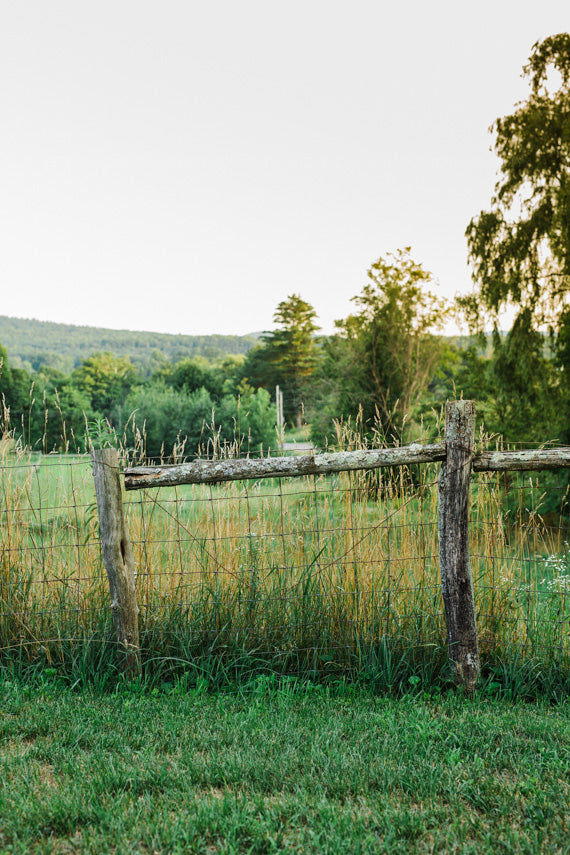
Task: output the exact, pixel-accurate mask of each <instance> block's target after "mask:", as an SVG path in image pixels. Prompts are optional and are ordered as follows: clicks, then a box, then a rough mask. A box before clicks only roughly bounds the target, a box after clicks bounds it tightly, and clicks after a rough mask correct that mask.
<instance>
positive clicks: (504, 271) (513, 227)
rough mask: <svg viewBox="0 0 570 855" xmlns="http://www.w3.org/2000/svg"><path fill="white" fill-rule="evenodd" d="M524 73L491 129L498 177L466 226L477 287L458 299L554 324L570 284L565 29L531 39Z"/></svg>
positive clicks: (569, 73) (568, 41)
mask: <svg viewBox="0 0 570 855" xmlns="http://www.w3.org/2000/svg"><path fill="white" fill-rule="evenodd" d="M556 72H558V77H559V81H558V83H557V85H555V84H554V83H553V76H556ZM524 74H525V76H526V77H528V78H529V82H530V87H531V92H530V95H529V97H528V100H527V101H525V102H522V103H520V104H518V105H517V109H516V110H515V112H514V113H513V114H512V115H510V116H506V117H504V118H502V119H497V120H496V122H495V123H494V125H493V128H492V130H494V132H495V150H496V152H497V155H498V157H499V159H500V161H501V166H500V176H499V180H498V182H497V185H496V188H495V196H494V197H493V199H492V201H491V209H490V210H489V211H486V212H485V211H483V212H481V214H480V215H479V216H478V217H476V218H474V219H473V220H472V221H471V222H470V224H469V226H468V228H467V241H468V246H469V254H470V259H471V261H472V263H473V268H474V280H475V282H476V283H477V286H478V290H477V292H476V293H475V294H474V295H473V296H472V297H471V298H470V299H469V300H468V301H464V304H465V305H466V306H467V308H469V309H471V310H472V311H473V314H472V317H473V315H474V316H475V317H477V316H480V315H481V313H482V312H484V311H485V310H487V311H489V312H491V313H492V315H493V316H494V317H496V315H497V313H498V311H499V309H500V308H501V307H502V306H504V305H505V304H506V303H507V302H509V301H510V302H512V303H513V304H514V305H515V306H518V307H520V308H521V310H527V311H530V312H531V315H532V318H533V322H535V323H536V322H539V323H540V322H544V321H551V322H556V319H557V317H558V315H559V312H560V309H561V306H562V305H563V303H564V298H565V295H566V294H567V293H568V290H569V287H570V34H568V33H560V34H559V35H556V36H550V37H549V38H547V39H545V40H544V41H543V42H537V43H536V44H535V45H534V47H533V52H532V55H531V57H530V59H529V62H528V65H527V66H525V68H524Z"/></svg>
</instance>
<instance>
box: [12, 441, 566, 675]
mask: <svg viewBox="0 0 570 855" xmlns="http://www.w3.org/2000/svg"><path fill="white" fill-rule="evenodd" d="M438 472H439V464H426V465H422V466H414V467H399V468H398V469H387V470H381V471H380V470H375V471H372V472H370V471H369V472H365V471H356V472H339V473H336V474H334V475H327V476H323V475H321V476H305V477H302V478H296V479H287V478H274V479H266V480H260V481H237V482H230V483H226V484H207V485H193V486H189V485H188V486H184V487H165V488H161V489H159V490H153V491H140V492H137V493H130V494H127V495H126V497H125V511H126V520H127V526H128V530H129V533H130V537H131V541H132V545H133V550H134V556H135V572H136V587H137V600H138V604H139V608H140V630H141V651H142V656H143V662H144V661H148V662H150V661H154V662H158V661H162V662H165V661H169V662H171V663H177V664H178V666H179V667H181V668H184V667H188V666H192V667H194V668H196V669H198V670H199V669H200V668H203V667H204V668H205V667H206V665H204V663H209V664H208V666H207V667H209V668H211V667H213V666H212V663H214V662H215V663H218V666H219V667H222V668H230V669H231V667H233V666H234V665H235V663H237V662H240V663H242V664H243V663H244V662H245V661H247V662H248V663H250V664H251V663H252V662H256V663H258V664H265V665H266V666H270V667H271V668H272V669H277V670H279V671H281V672H283V673H306V674H310V675H311V676H316V675H327V674H331V675H339V674H351V675H353V674H355V673H363V672H367V671H373V670H374V667H375V663H376V664H377V663H378V661H379V657H381V656H384V657H386V655H388V654H387V650H388V648H389V649H390V650H391V651H403V652H405V654H406V656H407V657H408V660H409V661H410V662H411V663H412V665H414V663H415V664H416V665H417V664H418V663H421V662H425V661H429V662H432V663H439V664H444V663H445V661H446V659H447V654H446V650H445V641H446V629H445V620H444V615H443V605H442V598H441V590H440V578H439V558H438V525H437V518H438V496H437V478H438ZM0 497H1V508H0V514H1V515H0V663H2V662H3V663H8V662H9V661H11V660H13V658H14V656H16V655H17V656H18V657H19V659H20V660H25V661H29V662H48V663H50V664H57V663H62V664H65V663H68V662H69V661H72V662H79V661H86V660H87V659H89V661H93V662H97V661H101V662H102V661H103V659H104V657H105V656H112V655H113V654H112V650H113V645H114V641H113V632H112V620H111V615H110V608H109V592H108V585H107V579H106V575H105V570H104V567H103V563H102V559H101V545H100V539H99V531H98V518H97V512H96V504H95V496H94V487H93V478H92V469H91V462H90V459H89V458H88V457H81V456H72V455H69V456H51V455H50V456H40V455H29V454H24V453H21V454H20V455H13V454H10V453H8V452H5V453H4V455H3V458H2V461H1V468H0ZM565 500H566V486H565V483H564V482H563V479H561V478H558V479H557V477H556V476H555V475H552V474H550V473H547V474H543V473H532V474H529V473H515V474H512V475H509V477H508V478H506V477H505V476H504V475H496V474H482V473H481V474H478V475H474V476H473V479H472V485H471V508H470V520H471V524H470V553H471V567H472V576H473V582H474V589H475V602H476V607H477V623H478V630H479V641H480V648H481V654H482V660H483V662H484V663H485V662H489V661H496V660H498V659H504V658H505V657H508V656H512V655H516V656H521V657H523V658H524V657H526V658H527V659H531V658H534V659H537V658H538V659H539V660H540V662H542V663H544V664H545V665H549V664H552V663H558V665H561V666H562V667H564V668H567V667H568V661H569V654H570V610H569V606H570V602H569V601H568V598H569V595H570V572H569V548H568V527H567V523H568V518H567V517H566V516H565V513H564V509H565ZM547 508H552V509H553V510H545V509H547ZM236 667H237V666H236ZM414 667H415V666H414Z"/></svg>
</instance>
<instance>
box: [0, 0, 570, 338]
mask: <svg viewBox="0 0 570 855" xmlns="http://www.w3.org/2000/svg"><path fill="white" fill-rule="evenodd" d="M569 25H570V4H569V3H568V0H541V2H540V3H537V2H534V1H533V2H529V0H493V2H490V0H482V2H478V3H460V2H458V0H453V2H451V1H450V2H448V0H439V1H438V0H432V2H429V3H426V2H425V0H412V2H400V3H393V2H390V3H388V2H382V0H375V1H374V0H351V2H337V0H303V2H298V0H287V2H280V3H278V2H273V0H239V2H236V0H218V2H216V0H210V2H193V0H186V1H185V2H182V0H161V2H147V0H136V2H133V0H113V2H109V0H98V2H97V3H94V2H92V3H87V2H81V0H65V1H64V0H49V2H46V0H33V2H27V0H3V2H1V4H0V116H1V133H0V283H1V286H0V287H1V291H0V293H1V300H0V314H3V315H11V316H16V317H33V318H39V319H40V320H51V321H58V322H64V323H74V324H90V325H94V326H104V327H112V328H118V329H123V328H126V329H137V330H153V331H158V332H170V333H185V334H190V335H197V334H207V333H235V334H245V333H249V332H252V331H258V330H263V329H270V328H271V326H272V316H273V312H274V310H275V308H276V306H277V304H278V303H279V302H280V301H281V300H283V299H285V298H286V297H287V296H288V295H289V294H292V293H299V294H301V296H302V297H303V298H304V299H305V300H307V301H308V302H310V303H311V304H312V305H313V306H314V307H315V309H316V310H317V313H318V316H319V319H320V323H321V326H322V327H323V329H324V331H325V332H329V331H331V330H332V326H333V320H334V319H335V318H342V317H346V315H347V314H348V313H349V312H350V311H351V307H352V304H351V303H350V298H351V297H352V296H354V295H355V294H358V293H359V292H360V291H361V289H362V287H363V285H364V284H365V283H366V271H367V269H368V267H369V266H370V264H371V263H372V262H374V261H375V260H376V259H377V258H378V257H379V256H380V255H384V254H385V253H387V252H390V251H394V250H396V249H398V248H399V247H404V246H411V247H412V256H413V258H414V259H415V260H416V261H418V262H420V263H421V264H422V265H423V266H424V267H425V268H426V269H427V270H430V271H431V272H432V273H433V274H434V276H435V277H436V279H437V280H438V281H439V283H440V284H439V289H438V293H439V294H441V295H442V296H447V297H449V298H451V297H453V295H454V294H455V293H457V292H461V293H464V292H466V291H468V290H469V289H470V274H469V268H468V266H467V251H466V242H465V237H464V233H465V228H466V226H467V223H468V222H469V220H470V219H471V217H472V216H474V215H476V214H477V213H478V212H479V211H480V210H481V209H482V208H486V207H488V205H489V201H490V198H491V194H492V191H493V186H494V183H495V180H496V169H497V160H496V158H495V156H494V154H492V153H491V152H490V151H489V147H490V146H491V144H492V136H491V135H490V134H489V132H488V128H489V125H490V124H491V123H492V122H493V120H494V119H495V118H497V117H498V116H502V115H505V114H507V113H509V112H511V111H512V109H513V106H514V104H515V102H517V101H519V100H521V99H524V98H526V96H527V93H528V85H527V83H526V82H525V81H523V80H522V79H521V77H520V73H521V70H522V66H523V65H524V64H525V63H526V61H527V59H528V56H529V54H530V51H531V47H532V45H533V44H534V42H535V41H537V40H539V39H542V38H544V37H546V36H548V35H552V34H554V33H558V32H562V31H564V30H568V27H569Z"/></svg>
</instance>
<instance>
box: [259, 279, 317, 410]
mask: <svg viewBox="0 0 570 855" xmlns="http://www.w3.org/2000/svg"><path fill="white" fill-rule="evenodd" d="M316 316H317V315H316V312H315V310H314V308H313V307H312V306H311V305H310V304H309V303H307V302H306V301H305V300H303V299H302V298H301V297H300V295H299V294H292V295H291V296H290V297H288V298H287V299H286V300H283V301H282V302H281V303H279V305H278V306H277V309H276V311H275V314H274V316H273V320H274V321H275V323H276V324H277V329H276V330H274V331H273V332H270V333H266V334H265V335H263V336H262V340H263V346H262V347H259V348H256V349H255V350H254V351H253V352H252V353H251V355H250V358H249V359H248V360H247V363H246V366H245V369H244V371H245V374H246V376H247V378H248V380H250V381H251V382H254V383H255V384H260V385H264V386H265V387H266V388H267V387H269V388H273V387H275V386H276V385H279V386H280V387H281V391H282V392H283V410H284V416H285V420H286V421H295V422H296V424H297V427H300V426H301V421H302V411H303V407H304V404H305V396H306V393H307V389H308V381H309V379H310V378H311V376H312V375H313V373H314V371H315V368H316V366H317V360H318V352H317V345H316V343H315V338H314V336H315V333H316V332H317V330H318V329H319V327H318V326H317V324H316V323H315V318H316Z"/></svg>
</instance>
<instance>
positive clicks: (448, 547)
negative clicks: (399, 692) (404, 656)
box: [438, 401, 480, 692]
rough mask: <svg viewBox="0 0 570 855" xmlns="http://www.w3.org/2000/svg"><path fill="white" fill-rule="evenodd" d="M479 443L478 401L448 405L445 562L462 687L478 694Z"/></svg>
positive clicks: (453, 655) (452, 644) (452, 642)
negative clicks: (475, 535)
mask: <svg viewBox="0 0 570 855" xmlns="http://www.w3.org/2000/svg"><path fill="white" fill-rule="evenodd" d="M474 441H475V407H474V405H473V402H472V401H451V402H448V404H447V406H446V411H445V442H446V447H447V458H446V460H445V461H444V463H442V465H441V472H440V477H439V484H438V491H439V520H438V524H439V563H440V572H441V590H442V594H443V602H444V604H445V617H446V621H447V641H448V645H449V657H450V659H451V661H452V662H453V663H454V666H455V675H456V679H457V682H458V683H460V684H461V685H463V686H464V687H465V688H466V689H467V690H468V691H469V692H473V689H474V688H475V683H476V681H477V677H478V675H479V670H480V665H479V647H478V642H477V625H476V619H475V600H474V596H473V583H472V581H471V571H470V567H469V530H468V526H469V480H470V475H471V464H472V459H473V446H474Z"/></svg>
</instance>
